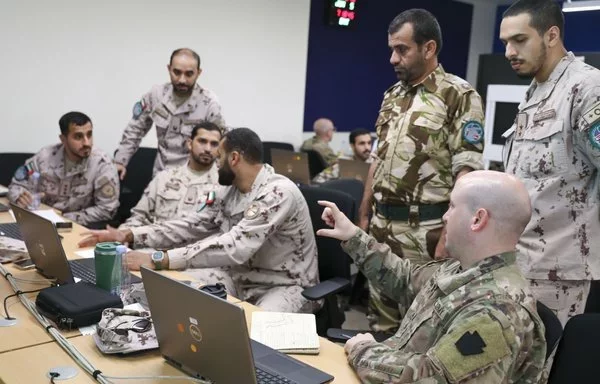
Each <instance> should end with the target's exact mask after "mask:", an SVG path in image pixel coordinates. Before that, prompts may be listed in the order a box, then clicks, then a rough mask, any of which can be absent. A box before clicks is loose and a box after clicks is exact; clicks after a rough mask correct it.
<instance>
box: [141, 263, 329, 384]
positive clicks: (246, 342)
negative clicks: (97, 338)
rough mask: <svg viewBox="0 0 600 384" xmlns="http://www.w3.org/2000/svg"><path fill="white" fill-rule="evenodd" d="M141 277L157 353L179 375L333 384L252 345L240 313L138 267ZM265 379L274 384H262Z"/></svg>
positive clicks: (325, 376)
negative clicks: (269, 377)
mask: <svg viewBox="0 0 600 384" xmlns="http://www.w3.org/2000/svg"><path fill="white" fill-rule="evenodd" d="M141 271H142V279H143V281H144V289H145V291H146V296H147V298H148V304H149V307H150V312H151V313H152V322H153V323H154V329H155V331H156V336H157V338H158V346H159V348H160V352H161V354H162V355H163V357H164V358H165V359H166V360H167V361H168V362H169V363H171V364H173V365H175V366H176V367H177V368H179V369H181V370H182V371H184V372H186V373H188V374H190V375H191V376H194V377H197V378H203V379H205V380H210V381H211V382H214V383H217V384H222V383H225V384H229V383H252V384H254V383H298V384H308V383H328V382H330V381H331V380H333V376H331V375H329V374H327V373H325V372H322V371H320V370H318V369H316V368H313V367H311V366H309V365H307V364H304V363H303V362H300V361H298V360H296V359H294V358H292V357H290V356H287V355H285V354H283V353H281V352H278V351H276V350H274V349H271V348H269V347H267V346H266V345H263V344H260V343H258V342H256V341H254V340H251V339H250V338H249V336H248V327H247V325H246V316H245V315H244V309H243V308H241V307H239V306H237V305H234V304H231V303H229V302H227V301H226V300H223V299H220V298H218V297H216V296H213V295H211V294H208V293H205V292H203V291H200V290H198V289H195V288H193V287H190V286H188V285H186V284H185V283H182V282H179V281H177V280H173V279H170V278H168V277H166V276H164V275H161V274H160V273H158V272H155V271H153V270H150V269H147V268H144V267H142V268H141ZM173 298H177V300H173ZM191 303H193V305H192V304H191ZM265 376H275V377H278V379H266V380H265V379H263V377H265ZM278 380H279V381H278ZM286 380H287V381H286Z"/></svg>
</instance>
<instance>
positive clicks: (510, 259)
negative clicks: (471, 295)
mask: <svg viewBox="0 0 600 384" xmlns="http://www.w3.org/2000/svg"><path fill="white" fill-rule="evenodd" d="M516 260H517V256H516V253H515V252H514V251H513V252H504V253H500V254H498V255H494V256H490V257H486V258H485V259H483V260H481V261H480V262H478V263H476V264H474V265H473V266H471V268H469V269H467V270H465V271H463V270H462V269H461V268H460V267H458V268H450V270H448V269H445V270H446V273H444V269H442V270H441V271H440V274H439V276H438V278H437V281H436V283H437V286H438V287H439V288H440V290H441V291H442V292H444V294H446V295H448V294H450V293H452V292H454V291H455V290H456V289H457V288H460V287H462V286H464V285H466V284H468V283H469V282H471V281H472V280H475V279H476V278H478V277H479V276H481V275H485V274H486V273H489V272H491V271H493V270H495V269H498V268H501V267H504V266H507V265H510V264H514V263H515V261H516ZM447 265H450V266H452V267H456V262H452V263H449V264H447ZM459 265H460V264H459ZM448 272H450V273H448Z"/></svg>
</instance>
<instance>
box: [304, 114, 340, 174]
mask: <svg viewBox="0 0 600 384" xmlns="http://www.w3.org/2000/svg"><path fill="white" fill-rule="evenodd" d="M313 129H314V131H315V135H314V136H313V137H311V138H310V139H307V140H304V142H303V143H302V145H301V146H300V150H301V151H308V150H314V151H317V152H319V153H320V154H321V156H323V160H325V162H326V163H327V165H328V166H330V165H332V164H333V163H335V161H336V160H337V158H338V157H337V155H336V154H335V152H333V149H331V147H330V146H329V142H330V141H331V139H332V138H333V132H335V126H334V125H333V122H332V121H331V120H329V119H325V118H320V119H318V120H317V121H315V123H314V124H313Z"/></svg>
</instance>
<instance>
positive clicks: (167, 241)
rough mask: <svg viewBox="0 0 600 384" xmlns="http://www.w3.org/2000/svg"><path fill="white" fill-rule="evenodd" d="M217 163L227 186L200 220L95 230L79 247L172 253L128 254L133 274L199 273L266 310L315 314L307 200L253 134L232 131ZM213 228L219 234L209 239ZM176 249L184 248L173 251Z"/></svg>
mask: <svg viewBox="0 0 600 384" xmlns="http://www.w3.org/2000/svg"><path fill="white" fill-rule="evenodd" d="M218 157H219V184H221V185H224V186H228V187H224V188H222V189H220V190H219V193H218V195H217V198H216V200H215V201H214V202H211V203H209V202H207V204H206V205H204V206H203V208H202V209H201V210H200V211H199V212H197V214H195V215H193V216H192V215H188V216H185V217H183V218H181V219H179V220H169V221H165V222H162V223H159V224H152V225H147V226H143V227H137V228H130V229H124V230H116V229H111V228H109V229H107V230H102V231H91V232H89V235H90V236H88V237H87V238H85V239H83V240H82V241H81V242H80V244H79V245H80V246H91V245H94V244H96V243H97V242H101V241H120V242H127V243H129V244H132V245H134V246H135V247H138V248H143V247H150V248H155V249H168V248H171V249H170V250H168V251H164V252H163V251H157V252H154V253H152V254H150V253H144V252H140V251H131V252H128V253H127V256H126V257H127V262H128V265H129V268H130V269H131V270H138V269H139V268H140V266H146V267H149V268H155V269H186V268H195V269H194V270H190V271H188V273H189V274H190V275H192V276H194V277H196V278H197V279H198V280H200V281H203V282H205V283H215V282H217V281H221V282H223V283H224V284H225V285H226V287H227V289H228V293H230V294H231V295H233V296H236V297H238V298H240V299H242V300H245V301H248V302H250V303H252V304H255V305H257V306H259V307H261V308H262V309H264V310H270V311H281V312H312V311H313V310H314V309H315V308H314V306H315V304H314V303H312V302H309V301H308V300H306V299H305V298H304V297H303V296H302V295H301V292H302V291H303V290H304V289H305V288H307V287H310V286H313V285H315V284H316V283H318V263H317V246H316V243H315V238H314V232H313V227H312V222H311V219H310V213H309V210H308V206H307V204H306V200H305V199H304V196H302V193H301V192H300V190H299V189H298V187H297V186H296V185H295V184H294V183H293V182H291V181H290V180H289V179H288V178H287V177H285V176H281V175H278V174H276V173H275V172H274V171H273V168H272V167H271V166H270V165H267V164H263V163H262V162H261V159H262V142H261V141H260V139H259V137H258V135H257V134H256V133H254V132H253V131H251V130H250V129H248V128H237V129H234V130H231V131H229V132H227V133H226V134H225V136H224V137H223V139H221V142H220V144H219V149H218ZM215 230H219V231H220V234H219V235H216V236H212V237H210V238H205V237H206V234H207V233H210V232H213V231H215ZM199 238H200V239H201V240H198V239H199ZM184 244H188V245H186V246H183V247H181V246H182V245H184ZM177 246H180V247H181V248H175V249H172V248H173V247H177ZM217 268H221V269H217Z"/></svg>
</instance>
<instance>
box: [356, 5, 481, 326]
mask: <svg viewBox="0 0 600 384" xmlns="http://www.w3.org/2000/svg"><path fill="white" fill-rule="evenodd" d="M442 43H443V41H442V32H441V29H440V26H439V24H438V21H437V20H436V18H435V16H433V15H432V14H431V13H430V12H428V11H426V10H424V9H409V10H407V11H404V12H402V13H400V14H399V15H398V16H396V17H395V18H394V20H392V22H391V23H390V25H389V27H388V45H389V48H390V50H391V56H390V64H391V65H392V66H393V68H394V71H395V72H396V76H397V77H398V80H399V81H398V82H397V83H396V84H394V85H393V86H392V87H391V88H389V89H388V90H387V91H385V93H384V95H383V102H382V103H381V110H380V111H379V117H378V118H377V121H376V122H375V125H376V130H377V138H378V145H377V156H378V158H379V159H378V161H374V162H373V164H372V165H371V169H370V170H369V177H367V181H366V182H365V191H364V194H363V201H362V203H361V206H360V211H359V223H360V227H361V228H362V229H364V230H366V229H367V228H369V233H370V234H372V235H373V236H374V237H375V238H376V239H377V241H380V242H384V243H386V244H387V245H389V246H390V247H391V249H392V251H393V252H394V253H395V254H397V255H403V257H405V258H408V259H410V260H411V261H412V262H413V263H418V264H423V263H426V262H428V261H430V260H432V259H433V257H436V256H437V257H441V256H444V255H445V253H444V249H443V240H440V239H442V238H443V223H442V216H443V214H444V212H445V211H446V210H447V209H448V200H449V197H450V192H451V191H452V188H453V186H454V183H455V182H456V180H457V179H458V178H459V177H461V176H462V175H464V174H465V173H467V172H469V171H472V170H474V169H482V168H483V162H482V151H483V119H484V117H483V108H482V104H481V98H480V97H479V95H478V94H477V92H476V91H475V89H473V87H472V86H471V85H470V84H469V83H467V82H466V81H465V80H463V79H461V78H459V77H458V76H455V75H452V74H450V73H447V72H446V71H444V69H443V68H442V66H441V64H440V63H439V61H438V55H439V53H440V51H441V49H442ZM371 214H372V220H371V223H370V227H369V217H370V216H371ZM436 247H437V248H436ZM370 288H371V289H370V297H369V315H368V318H369V323H370V325H371V328H372V329H373V330H375V331H390V332H393V331H394V330H395V329H397V327H398V325H399V324H400V320H399V319H400V318H401V317H402V314H403V312H404V311H405V310H406V308H402V307H398V305H397V303H394V301H393V300H390V299H389V298H387V297H385V296H382V295H380V294H379V292H377V289H375V288H374V287H370Z"/></svg>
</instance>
